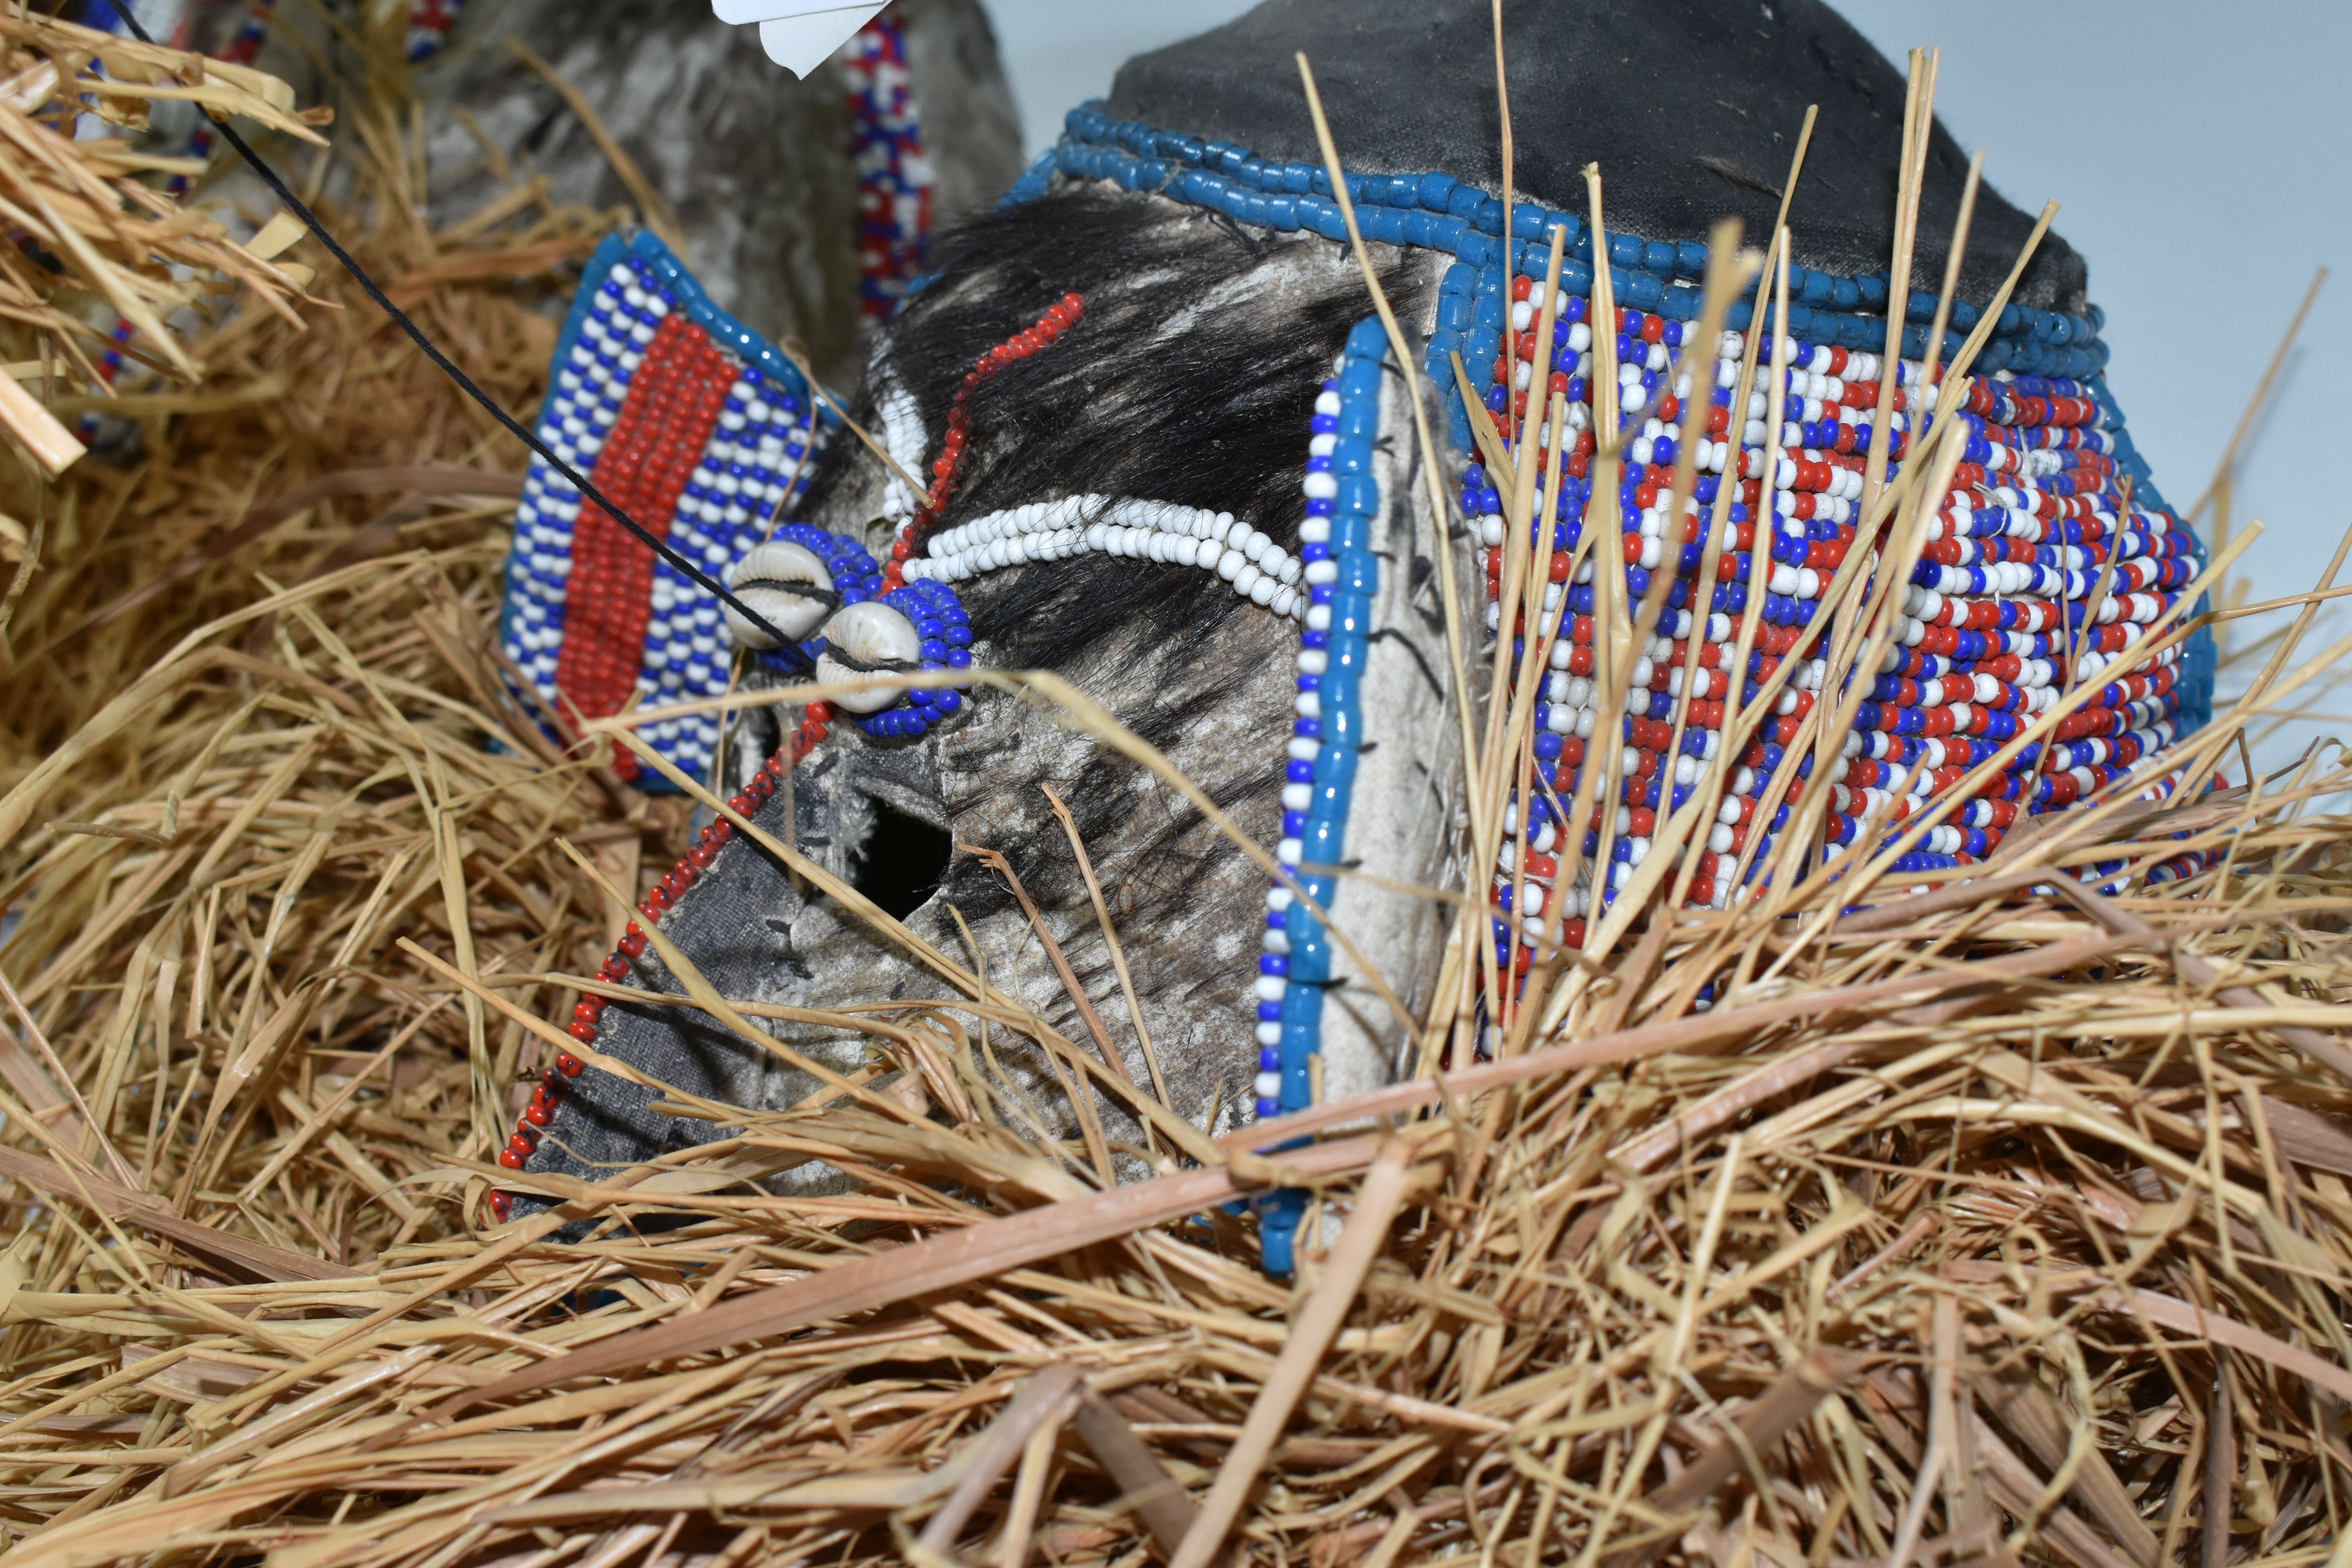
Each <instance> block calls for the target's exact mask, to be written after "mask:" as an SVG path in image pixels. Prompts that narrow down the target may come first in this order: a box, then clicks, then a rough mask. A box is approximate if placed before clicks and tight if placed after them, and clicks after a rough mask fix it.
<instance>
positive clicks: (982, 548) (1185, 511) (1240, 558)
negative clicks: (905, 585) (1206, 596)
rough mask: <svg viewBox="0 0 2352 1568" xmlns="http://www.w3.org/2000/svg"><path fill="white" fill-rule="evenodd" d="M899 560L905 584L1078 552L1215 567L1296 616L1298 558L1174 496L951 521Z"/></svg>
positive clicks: (1073, 502)
mask: <svg viewBox="0 0 2352 1568" xmlns="http://www.w3.org/2000/svg"><path fill="white" fill-rule="evenodd" d="M925 551H926V553H925V554H924V555H922V556H919V557H918V558H916V559H915V560H912V561H909V562H908V563H907V567H906V571H907V578H908V581H909V582H913V581H916V580H918V579H920V578H929V579H932V580H934V581H937V582H942V583H961V582H964V581H966V580H968V579H970V578H972V577H976V576H978V575H979V574H982V573H983V572H992V571H996V570H999V569H1001V568H1003V567H1006V566H1018V565H1021V564H1023V563H1026V562H1031V561H1062V560H1066V559H1068V558H1069V557H1070V556H1073V555H1078V554H1088V553H1091V554H1097V555H1117V556H1125V557H1128V558H1130V559H1134V560H1145V561H1157V562H1168V563H1175V564H1177V565H1181V566H1193V567H1198V568H1200V569H1202V570H1203V571H1211V572H1214V573H1215V574H1217V575H1218V576H1219V577H1220V578H1222V579H1223V580H1224V581H1225V582H1227V583H1229V584H1232V585H1233V589H1234V593H1236V594H1239V595H1241V596H1242V597H1244V598H1245V599H1247V600H1249V601H1250V602H1251V603H1253V604H1256V605H1265V607H1266V608H1267V609H1270V610H1272V611H1273V612H1274V613H1275V614H1276V615H1278V616H1291V617H1292V618H1294V619H1296V618H1297V617H1298V616H1301V615H1303V614H1304V613H1305V611H1306V606H1307V595H1305V594H1304V593H1303V592H1301V591H1300V588H1299V584H1300V583H1301V581H1302V580H1303V579H1304V578H1305V576H1306V573H1307V567H1306V563H1304V562H1302V561H1300V560H1299V559H1298V558H1297V556H1295V555H1293V554H1291V553H1290V552H1288V551H1286V550H1285V549H1283V548H1282V546H1280V545H1279V544H1276V543H1275V542H1274V541H1272V540H1271V539H1268V538H1267V537H1266V536H1265V534H1264V533H1261V532H1260V531H1257V530H1256V529H1255V528H1252V527H1251V526H1250V525H1249V524H1247V523H1245V522H1242V521H1238V520H1236V519H1235V518H1234V514H1233V513H1232V512H1229V511H1209V510H1205V509H1203V508H1200V507H1189V506H1178V505H1176V504H1175V503H1174V502H1172V501H1158V500H1138V499H1135V498H1131V497H1129V498H1122V499H1113V498H1111V497H1109V496H1100V495H1077V496H1064V497H1062V498H1061V499H1060V500H1050V501H1031V502H1029V503H1028V504H1026V505H1024V506H1016V507H1013V508H1011V509H1010V510H1004V511H998V512H991V513H990V514H989V515H988V516H986V517H982V518H975V519H973V520H972V521H970V522H963V523H958V524H957V525H956V526H955V527H953V528H950V529H943V530H941V531H940V532H938V533H935V534H933V535H932V536H931V538H930V540H929V542H928V543H927V544H926V546H925Z"/></svg>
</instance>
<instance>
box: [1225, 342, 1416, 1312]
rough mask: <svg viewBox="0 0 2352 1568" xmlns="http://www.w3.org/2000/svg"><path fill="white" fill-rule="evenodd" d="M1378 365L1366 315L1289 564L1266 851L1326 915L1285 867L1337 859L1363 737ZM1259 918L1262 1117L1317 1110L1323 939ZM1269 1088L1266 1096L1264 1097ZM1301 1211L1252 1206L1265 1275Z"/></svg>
mask: <svg viewBox="0 0 2352 1568" xmlns="http://www.w3.org/2000/svg"><path fill="white" fill-rule="evenodd" d="M1388 354H1389V342H1388V333H1387V331H1386V330H1385V329H1384V328H1383V327H1382V326H1381V322H1380V321H1379V319H1378V318H1377V317H1374V318H1371V319H1370V320H1367V321H1360V322H1359V323H1357V325H1356V328H1355V330H1354V331H1351V332H1349V334H1348V346H1347V349H1346V351H1345V352H1344V353H1342V354H1341V355H1340V356H1339V374H1338V375H1337V376H1336V377H1334V378H1333V379H1332V380H1330V381H1327V382H1325V383H1324V384H1323V395H1322V396H1321V397H1320V398H1318V399H1317V401H1316V405H1315V422H1314V426H1313V432H1312V437H1311V441H1310V456H1309V457H1308V458H1307V485H1306V490H1307V521H1306V522H1305V523H1304V524H1303V525H1302V526H1301V528H1300V530H1299V538H1300V540H1301V541H1302V542H1303V548H1302V549H1301V550H1300V552H1299V553H1300V554H1301V555H1302V556H1303V557H1304V558H1305V559H1306V561H1307V573H1306V578H1307V625H1306V628H1305V629H1304V630H1303V631H1301V632H1300V633H1299V636H1298V665H1299V675H1298V699H1297V710H1298V719H1297V724H1296V725H1295V726H1294V731H1293V735H1294V738H1293V739H1292V741H1291V743H1290V748H1289V758H1288V761H1287V763H1286V765H1285V768H1284V771H1283V784H1284V790H1283V793H1284V800H1283V806H1284V810H1283V816H1282V842H1281V844H1280V846H1279V847H1278V848H1277V850H1276V856H1277V858H1279V859H1280V860H1281V861H1282V863H1283V864H1284V865H1285V866H1286V867H1289V868H1292V869H1293V871H1294V874H1296V875H1297V878H1298V884H1299V886H1300V887H1301V888H1303V889H1305V890H1306V893H1307V898H1308V899H1310V900H1313V901H1314V903H1315V904H1316V905H1319V906H1320V907H1321V908H1323V909H1326V910H1328V909H1330V908H1331V907H1332V904H1333V901H1334V899H1335V896H1336V895H1337V894H1338V892H1339V878H1338V877H1336V876H1334V875H1332V874H1331V873H1329V872H1328V871H1319V872H1311V873H1310V872H1304V871H1298V870H1297V868H1298V867H1299V866H1300V865H1301V864H1306V865H1315V866H1336V865H1338V864H1339V862H1340V861H1341V860H1343V859H1344V858H1346V855H1347V836H1348V807H1349V797H1350V795H1351V794H1352V793H1353V791H1354V788H1355V780H1356V765H1357V762H1358V748H1359V747H1360V746H1361V744H1362V743H1363V736H1364V731H1363V713H1362V704H1361V698H1362V691H1361V682H1362V679H1363V672H1364V664H1365V661H1366V660H1367V659H1368V658H1370V655H1371V635H1372V631H1373V626H1372V608H1373V600H1374V598H1375V597H1376V596H1377V595H1378V594H1379V593H1380V586H1381V563H1380V560H1379V558H1378V557H1376V556H1375V555H1374V554H1373V553H1372V530H1373V526H1374V523H1375V521H1376V520H1377V519H1378V518H1379V516H1380V511H1381V488H1380V481H1379V480H1378V479H1374V478H1373V476H1372V449H1373V445H1374V443H1376V442H1377V441H1378V440H1379V439H1380V434H1381V375H1382V374H1383V373H1384V367H1385V365H1386V364H1387V363H1388ZM1326 476H1328V477H1326ZM1334 481H1336V482H1334ZM1266 910H1267V912H1266V927H1265V937H1264V941H1263V946H1264V950H1265V951H1264V952H1263V953H1262V954H1261V956H1260V957H1259V959H1258V975H1257V996H1258V1004H1257V1026H1258V1027H1257V1037H1258V1046H1259V1050H1258V1071H1259V1078H1258V1080H1257V1087H1258V1089H1259V1090H1260V1092H1259V1094H1258V1096H1257V1101H1256V1110H1257V1114H1258V1116H1259V1118H1260V1119H1261V1120H1265V1119H1267V1118H1271V1117H1276V1116H1279V1115H1281V1114H1283V1113H1284V1112H1286V1111H1294V1110H1305V1109H1306V1108H1307V1107H1308V1106H1310V1105H1312V1104H1314V1103H1315V1069H1314V1062H1315V1058H1317V1057H1318V1056H1319V1055H1320V1054H1321V1053H1322V1048H1323V992H1324V988H1325V986H1327V985H1328V984H1329V983H1330V979H1331V944H1330V940H1329V937H1328V933H1326V931H1324V929H1323V922H1322V921H1319V920H1318V919H1317V918H1316V916H1315V913H1314V910H1312V909H1310V908H1309V907H1308V905H1307V904H1305V903H1302V902H1300V901H1299V900H1297V899H1296V898H1294V897H1293V896H1292V894H1291V891H1290V889H1288V888H1286V887H1285V886H1283V885H1282V884H1281V883H1279V882H1277V883H1276V884H1275V886H1274V888H1273V889H1272V890H1271V891H1269V892H1268V894H1267V895H1266ZM1277 1080H1278V1087H1277ZM1268 1088H1276V1092H1275V1093H1273V1094H1270V1095H1269V1094H1267V1093H1265V1092H1264V1090H1265V1089H1268ZM1303 1207H1304V1205H1303V1204H1302V1203H1301V1202H1299V1201H1297V1194H1275V1195H1274V1199H1273V1200H1269V1201H1268V1202H1267V1203H1265V1204H1264V1205H1261V1208H1260V1215H1259V1236H1260V1245H1261V1247H1262V1249H1263V1255H1264V1258H1265V1267H1266V1268H1267V1270H1268V1271H1269V1272H1272V1273H1276V1274H1287V1273H1289V1272H1290V1271H1291V1268H1292V1264H1293V1255H1294V1250H1295V1241H1296V1237H1297V1226H1298V1220H1299V1215H1300V1214H1301V1212H1302V1210H1303Z"/></svg>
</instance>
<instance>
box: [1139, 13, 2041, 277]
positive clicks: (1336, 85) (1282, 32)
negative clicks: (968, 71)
mask: <svg viewBox="0 0 2352 1568" xmlns="http://www.w3.org/2000/svg"><path fill="white" fill-rule="evenodd" d="M1503 38H1504V44H1505V47H1506V48H1507V51H1508V56H1509V60H1510V88H1511V123H1512V131H1513V142H1514V152H1515V163H1516V167H1515V171H1514V174H1515V178H1516V183H1517V187H1518V193H1519V195H1522V196H1523V197H1524V198H1525V199H1528V200H1532V201H1540V202H1543V203H1545V204H1546V205H1550V206H1554V207H1559V208H1561V209H1564V210H1566V211H1570V212H1573V213H1577V214H1579V215H1582V214H1583V213H1585V212H1586V210H1587V205H1588V204H1587V201H1586V196H1585V187H1584V166H1585V164H1587V163H1599V164H1600V165H1601V180H1602V196H1603V201H1604V204H1605V205H1604V208H1603V212H1602V217H1603V220H1604V221H1605V222H1606V223H1607V224H1608V226H1610V227H1611V228H1612V229H1613V230H1622V231H1624V232H1627V233H1631V234H1635V235H1639V236H1641V237H1643V238H1644V239H1664V240H1685V239H1696V240H1704V239H1705V238H1706V233H1707V230H1708V229H1709V228H1710V227H1711V226H1713V225H1714V224H1715V223H1716V222H1717V221H1718V220H1720V219H1722V218H1724V217H1727V216H1737V217H1739V218H1741V219H1742V220H1744V221H1745V223H1746V225H1747V232H1748V243H1750V244H1752V245H1756V246H1761V245H1762V244H1763V243H1764V241H1765V239H1766V237H1767V236H1768V234H1769V230H1770V228H1771V225H1772V219H1773V216H1774V215H1775V213H1777V212H1778V210H1779V207H1780V185H1781V183H1782V182H1783V181H1784V180H1786V179H1787V178H1788V173H1789V160H1790V156H1791V154H1792V153H1794V152H1795V150H1796V142H1797V135H1798V132H1799V131H1800V130H1801V129H1802V127H1803V125H1804V119H1805V106H1806V105H1807V104H1811V103H1818V104H1819V105H1821V117H1820V120H1819V121H1818V123H1817V124H1816V125H1815V127H1814V130H1813V141H1812V146H1811V150H1810V151H1809V152H1808V153H1807V154H1806V158H1805V168H1804V173H1803V175H1802V176H1801V179H1800V180H1799V182H1798V186H1797V197H1796V201H1795V203H1794V205H1792V206H1791V208H1790V216H1789V226H1790V230H1791V233H1792V238H1793V242H1794V247H1795V253H1796V259H1797V261H1798V262H1799V263H1800V264H1801V265H1803V266H1807V267H1814V268H1822V269H1824V270H1827V271H1830V272H1833V273H1837V274H1840V275H1842V276H1845V277H1856V276H1859V275H1861V274H1864V273H1868V272H1875V271H1881V270H1884V269H1885V268H1886V267H1887V265H1888V261H1889V258H1890V257H1891V254H1892V252H1893V249H1894V243H1895V187H1896V182H1897V179H1898V171H1897V167H1896V164H1897V160H1898V155H1899V153H1900V144H1901V142H1902V139H1903V101H1904V93H1905V87H1904V78H1903V73H1902V72H1901V71H1899V70H1897V69H1896V68H1895V67H1894V66H1893V65H1892V64H1890V63H1889V62H1888V61H1887V60H1886V58H1885V57H1884V56H1882V55H1881V54H1880V53H1879V52H1878V51H1877V50H1876V49H1875V48H1874V47H1871V45H1870V43H1869V42H1868V41H1867V40H1866V39H1864V37H1863V36H1862V35H1861V34H1860V33H1858V32H1856V31H1854V29H1853V26H1851V25H1849V24H1848V23H1847V22H1846V20H1845V19H1844V18H1843V17H1842V16H1839V15H1838V14H1837V13H1836V12H1834V11H1832V10H1831V9H1830V8H1829V6H1827V5H1822V4H1821V0H1504V4H1503ZM1302 50H1303V51H1304V52H1305V53H1306V55H1307V58H1308V60H1309V61H1310V62H1311V63H1312V64H1313V66H1314V68H1315V76H1316V81H1317V84H1318V87H1319V88H1320V89H1321V90H1322V94H1323V103H1324V108H1325V110H1326V111H1327V112H1328V114H1329V115H1330V118H1331V132H1332V135H1333V136H1334V137H1335V138H1336V139H1337V141H1338V142H1339V156H1340V160H1341V161H1342V162H1343V163H1346V164H1347V166H1348V167H1349V168H1350V169H1353V170H1360V171H1361V172H1363V173H1366V174H1420V173H1424V172H1427V171H1430V170H1437V171H1441V172H1443V173H1444V174H1452V175H1453V176H1454V178H1456V179H1458V180H1463V181H1466V182H1469V183H1471V184H1476V185H1479V186H1482V187H1484V188H1485V189H1486V190H1489V191H1499V190H1500V188H1501V184H1502V132H1501V121H1500V117H1499V115H1498V113H1497V110H1496V101H1495V44H1494V33H1493V29H1492V23H1491V13H1490V9H1489V5H1488V0H1265V3H1264V4H1262V5H1259V6H1257V8H1256V9H1255V10H1253V11H1250V12H1248V13H1247V14H1245V15H1244V16H1240V17H1238V18H1236V19H1235V20H1234V21H1232V22H1230V23H1228V24H1226V25H1225V26H1222V27H1219V28H1216V29H1215V30H1214V31H1212V32H1208V33H1203V34H1202V35H1201V36H1200V37H1195V38H1190V39H1187V40H1186V41H1184V42H1182V43H1180V44H1174V45H1171V46H1170V47H1167V48H1164V49H1160V50H1157V51H1155V52H1153V53H1150V54H1147V55H1139V56H1137V57H1136V58H1133V59H1131V60H1129V61H1128V62H1127V64H1126V65H1124V66H1123V67H1121V68H1120V69H1119V72H1118V79H1117V80H1116V81H1115V82H1114V84H1113V85H1112V88H1111V96H1110V102H1109V105H1108V109H1109V111H1110V113H1111V114H1112V115H1113V116H1115V117H1116V118H1118V119H1121V120H1135V121H1143V122H1145V123H1147V124H1150V125H1153V126H1157V127H1160V128H1161V129H1164V130H1171V131H1181V132H1187V133H1189V134H1192V135H1194V136H1201V137H1204V138H1212V139H1217V140H1223V141H1227V142H1237V143H1239V144H1240V145H1242V146H1244V147H1247V148H1248V149H1250V150H1251V151H1252V152H1254V153H1258V154H1260V155H1261V156H1264V157H1267V158H1280V159H1285V160H1292V159H1298V160H1306V161H1308V162H1315V163H1319V162H1320V161H1321V155H1320V153H1318V150H1317V148H1316V144H1315V129H1314V124H1313V122H1312V121H1311V120H1310V119H1309V118H1308V115H1307V99H1306V94H1305V92H1304V90H1303V89H1302V88H1301V86H1300V84H1299V79H1298V68H1297V63H1296V61H1295V60H1294V58H1293V56H1294V55H1296V54H1297V53H1298V52H1300V51H1302ZM2062 107H2063V106H2060V105H2055V104H2053V106H2052V110H2053V112H2052V115H2051V124H2052V127H2053V129H2055V128H2057V127H2059V126H2061V125H2063V124H2064V123H2065V116H2064V115H2063V112H2061V110H2062ZM1967 177H1968V159H1967V157H1966V156H1965V155H1964V154H1963V153H1961V151H1960V148H1959V145H1958V143H1957V142H1954V141H1953V139H1952V137H1951V134H1950V133H1949V132H1947V131H1946V130H1945V129H1944V128H1943V126H1942V125H1941V123H1940V122H1939V123H1938V124H1937V127H1936V132H1935V135H1934V138H1933V140H1932V142H1931V143H1930V145H1929V149H1928V153H1927V184H1926V188H1925V192H1924V194H1923V195H1922V198H1921V205H1920V212H1919V244H1918V249H1917V251H1916V255H1915V257H1914V258H1913V262H1912V287H1913V288H1914V289H1925V290H1927V291H1928V292H1931V293H1932V292H1933V291H1934V290H1935V289H1937V287H1938V286H1939V285H1940V284H1941V282H1942V279H1943V268H1944V256H1945V252H1946V249H1947V248H1948V245H1949V243H1950V237H1951V231H1952V224H1953V220H1954V219H1955V218H1956V217H1957V216H1958V211H1959V204H1960V189H1961V186H1962V185H1963V184H1965V183H1966V181H1967ZM2032 227H2033V219H2032V216H2029V215H2028V214H2026V213H2023V212H2021V211H2019V210H2018V209H2017V208H2016V207H2014V206H2012V205H2010V204H2009V203H2008V202H2007V201H2004V200H2003V199H2001V197H2000V196H1999V195H1996V194H1995V193H1994V192H1993V190H1992V188H1991V185H1990V183H1989V182H1988V183H1987V184H1986V185H1985V186H1984V187H1983V188H1982V189H1981V190H1980V191H1979V194H1978V197H1977V210H1976V218H1975V221H1974V223H1973V225H1972V226H1971V230H1970V234H1969V247H1968V254H1967V256H1966V258H1964V260H1963V263H1962V267H1961V292H1962V294H1963V295H1964V296H1965V297H1966V298H1968V299H1969V300H1973V301H1976V302H1978V303H1982V302H1983V301H1984V300H1987V299H1989V298H1990V296H1991V294H1992V292H1993V290H1994V289H1997V288H1999V287H2000V280H2001V279H2003V278H2004V277H2006V276H2007V275H2008V272H2009V268H2011V266H2012V265H2013V264H2014V263H2015V261H2016V259H2017V253H2018V251H2019V249H2020V248H2021V247H2022V246H2023V245H2024V243H2025V239H2026V237H2027V235H2028V234H2030V233H2031V232H2032ZM2018 298H2019V299H2020V300H2021V302H2023V303H2026V304H2030V305H2035V306H2039V307H2041V308H2042V309H2045V310H2074V311H2080V310H2083V309H2084V305H2085V300H2084V265H2083V260H2082V258H2081V257H2080V256H2078V255H2076V254H2075V252H2074V249H2073V247H2070V246H2068V245H2067V244H2065V242H2063V240H2061V239H2060V238H2059V237H2057V236H2056V235H2055V234H2051V235H2048V236H2045V237H2043V239H2042V245H2041V247H2040V250H2039V252H2038V254H2037V255H2036V257H2035V258H2034V262H2033V265H2032V268H2030V269H2029V270H2028V272H2027V274H2026V277H2025V279H2024V280H2023V282H2022V283H2021V285H2020V287H2019V292H2018Z"/></svg>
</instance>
